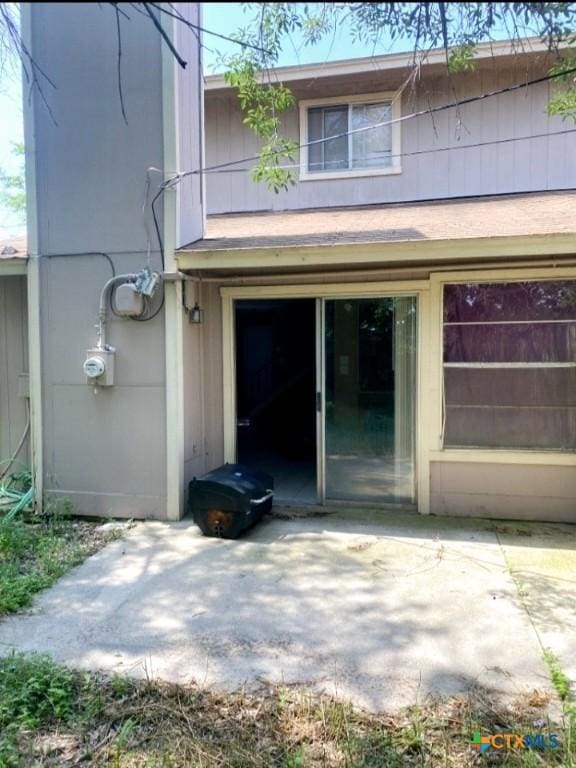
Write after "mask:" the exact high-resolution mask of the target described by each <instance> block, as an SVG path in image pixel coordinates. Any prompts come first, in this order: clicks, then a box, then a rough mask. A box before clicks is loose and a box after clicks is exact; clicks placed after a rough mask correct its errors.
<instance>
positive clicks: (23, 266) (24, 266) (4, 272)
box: [0, 258, 28, 277]
mask: <svg viewBox="0 0 576 768" xmlns="http://www.w3.org/2000/svg"><path fill="white" fill-rule="evenodd" d="M27 272H28V262H27V259H22V258H19V259H7V258H0V277H12V276H14V275H25V274H27Z"/></svg>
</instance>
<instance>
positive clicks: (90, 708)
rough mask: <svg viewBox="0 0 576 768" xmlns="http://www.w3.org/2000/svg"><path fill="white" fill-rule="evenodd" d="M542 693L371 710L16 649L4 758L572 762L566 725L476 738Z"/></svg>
mask: <svg viewBox="0 0 576 768" xmlns="http://www.w3.org/2000/svg"><path fill="white" fill-rule="evenodd" d="M546 701H547V700H546V697H543V696H539V697H526V698H525V699H523V700H520V701H519V702H518V703H517V705H516V706H515V707H514V708H496V707H494V705H493V704H492V703H491V701H490V696H489V695H488V694H486V693H485V692H482V691H480V690H478V691H476V692H473V693H472V694H471V695H470V696H468V697H453V698H450V699H445V700H441V701H436V702H432V703H429V704H424V705H422V706H419V707H410V708H408V709H405V710H403V711H401V712H399V713H397V714H395V715H394V716H391V715H370V714H367V713H364V712H360V711H358V710H355V709H354V708H353V707H351V706H350V705H349V704H347V703H346V702H340V701H337V700H335V699H334V698H332V697H330V696H327V695H313V694H311V693H310V692H306V691H303V690H301V689H299V688H298V687H292V686H290V687H289V686H282V687H280V686H279V687H267V688H264V689H261V690H260V691H256V692H253V693H250V694H248V693H246V692H241V693H228V694H225V693H216V692H210V691H206V690H202V689H200V688H198V687H196V686H192V685H190V686H176V685H169V684H165V683H161V682H158V681H154V680H145V681H136V680H132V679H130V678H126V677H121V676H119V675H115V676H113V677H111V678H105V677H102V676H99V675H92V674H87V673H82V672H78V671H74V670H70V669H68V668H66V667H63V666H60V665H58V664H54V663H53V662H52V661H51V660H50V659H49V658H48V657H46V656H38V655H20V654H16V655H13V656H11V657H9V658H6V659H3V660H0V767H1V768H16V766H17V767H18V768H32V766H34V768H52V767H55V766H59V767H61V768H71V767H72V766H76V765H82V766H84V768H100V766H102V768H104V766H108V767H110V766H112V768H136V767H137V768H412V767H416V766H426V767H428V766H431V767H432V768H434V767H435V766H449V767H450V766H480V765H495V764H498V765H506V766H508V767H509V768H531V767H532V766H534V768H535V767H536V766H572V765H573V764H574V763H573V758H574V753H573V750H574V745H573V744H572V742H571V741H570V739H569V738H568V736H569V735H568V734H564V732H562V736H561V743H562V746H561V748H560V749H558V750H547V751H546V750H541V751H536V750H533V751H531V750H526V751H523V752H515V753H512V752H511V753H508V754H503V753H502V754H493V755H491V756H489V757H488V756H480V755H479V754H478V753H477V752H476V751H475V750H474V749H472V748H471V747H470V745H469V742H470V739H471V735H472V732H473V731H474V730H476V731H481V732H483V733H495V732H498V731H503V732H517V733H526V732H527V731H528V730H529V729H530V728H531V726H532V724H533V722H534V719H535V717H539V716H542V707H543V706H544V705H545V702H546ZM555 730H556V729H555Z"/></svg>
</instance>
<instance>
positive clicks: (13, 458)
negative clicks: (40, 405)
mask: <svg viewBox="0 0 576 768" xmlns="http://www.w3.org/2000/svg"><path fill="white" fill-rule="evenodd" d="M26 411H27V420H26V428H25V429H24V433H23V435H22V437H21V438H20V442H19V443H18V445H17V447H16V450H15V451H14V453H13V454H12V456H11V458H10V459H8V461H7V463H6V466H5V467H4V469H3V470H2V471H1V472H0V481H1V480H2V479H3V478H4V476H5V475H7V474H8V472H9V471H10V468H11V466H12V464H14V462H15V461H16V459H17V457H18V454H19V453H20V451H21V450H22V446H23V445H24V442H25V440H26V438H27V437H28V433H29V432H30V404H29V402H28V399H26Z"/></svg>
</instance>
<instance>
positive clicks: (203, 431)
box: [183, 282, 224, 488]
mask: <svg viewBox="0 0 576 768" xmlns="http://www.w3.org/2000/svg"><path fill="white" fill-rule="evenodd" d="M196 299H198V303H199V305H200V306H201V307H202V309H203V310H204V321H203V323H202V325H195V324H192V323H189V322H188V320H185V321H184V340H183V350H184V421H185V443H184V481H185V483H186V488H187V486H188V483H189V482H190V480H192V478H193V477H194V476H198V475H201V474H203V473H204V472H208V471H209V470H211V469H214V468H215V467H217V466H219V465H220V464H222V463H223V461H224V428H223V413H222V392H223V387H222V310H221V300H220V294H219V289H218V287H217V286H216V285H215V284H210V283H209V284H204V285H202V286H201V287H200V286H198V284H195V283H192V282H190V283H188V284H187V287H186V301H187V305H188V306H189V307H192V306H193V305H194V302H195V301H196Z"/></svg>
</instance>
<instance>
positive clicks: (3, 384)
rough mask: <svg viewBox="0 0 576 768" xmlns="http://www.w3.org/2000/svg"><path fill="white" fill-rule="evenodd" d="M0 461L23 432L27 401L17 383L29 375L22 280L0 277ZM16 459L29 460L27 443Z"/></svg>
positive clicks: (25, 311)
mask: <svg viewBox="0 0 576 768" xmlns="http://www.w3.org/2000/svg"><path fill="white" fill-rule="evenodd" d="M0 361H2V362H1V364H0V459H1V460H4V459H8V458H10V457H11V456H12V454H13V452H14V451H15V450H16V448H17V446H18V443H19V442H20V439H21V437H22V435H23V433H24V430H25V428H26V423H27V420H28V414H27V409H26V399H25V397H23V395H22V392H21V384H20V382H19V379H20V377H21V375H22V374H25V373H28V318H27V301H26V278H25V277H0ZM18 459H19V460H20V461H22V462H27V461H28V460H29V440H27V441H26V443H25V444H24V447H23V449H22V451H21V453H20V454H19V456H18Z"/></svg>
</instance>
